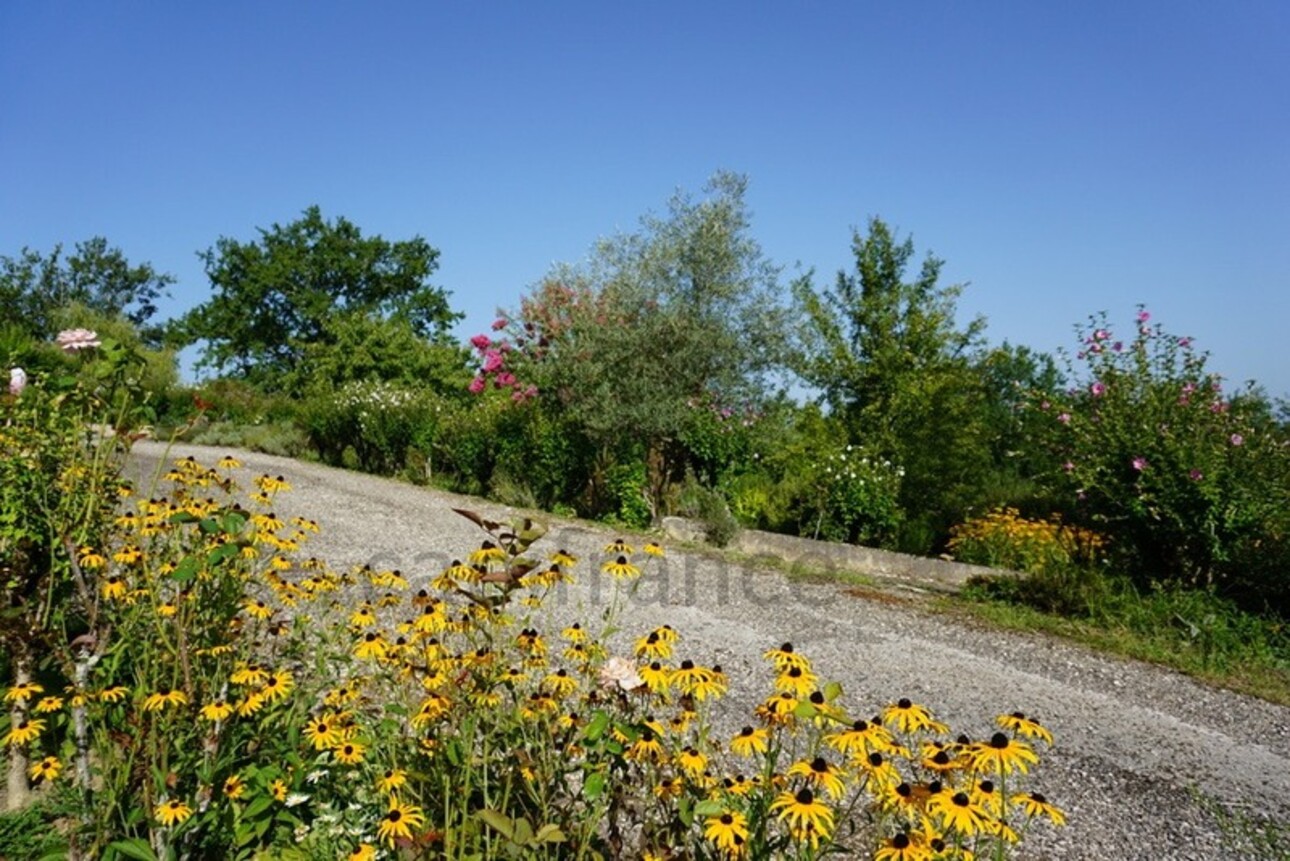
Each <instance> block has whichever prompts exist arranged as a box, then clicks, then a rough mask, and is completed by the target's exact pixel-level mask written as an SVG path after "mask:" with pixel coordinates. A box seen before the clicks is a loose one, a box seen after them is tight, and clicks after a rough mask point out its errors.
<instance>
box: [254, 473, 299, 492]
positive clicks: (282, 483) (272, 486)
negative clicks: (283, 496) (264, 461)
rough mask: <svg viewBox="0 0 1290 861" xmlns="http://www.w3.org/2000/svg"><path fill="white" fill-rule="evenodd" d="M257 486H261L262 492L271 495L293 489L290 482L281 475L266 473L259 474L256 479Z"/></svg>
mask: <svg viewBox="0 0 1290 861" xmlns="http://www.w3.org/2000/svg"><path fill="white" fill-rule="evenodd" d="M255 486H256V487H258V488H260V491H261V492H262V493H265V494H269V495H272V494H274V493H278V492H279V491H286V490H290V489H291V484H290V482H288V481H287V480H286V479H285V478H283V477H282V476H280V475H268V474H265V475H261V476H258V477H257V478H256V479H255Z"/></svg>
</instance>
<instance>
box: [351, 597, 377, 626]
mask: <svg viewBox="0 0 1290 861" xmlns="http://www.w3.org/2000/svg"><path fill="white" fill-rule="evenodd" d="M349 624H350V625H351V626H352V627H355V628H367V627H370V626H372V625H375V624H376V610H375V608H373V607H372V605H371V603H370V602H368V601H364V602H363V603H362V604H360V605H359V607H358V609H357V610H355V611H354V612H353V613H351V614H350V617H349Z"/></svg>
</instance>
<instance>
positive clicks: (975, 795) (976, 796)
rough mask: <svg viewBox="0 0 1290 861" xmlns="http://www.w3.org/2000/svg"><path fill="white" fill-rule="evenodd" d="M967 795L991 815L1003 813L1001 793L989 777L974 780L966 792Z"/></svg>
mask: <svg viewBox="0 0 1290 861" xmlns="http://www.w3.org/2000/svg"><path fill="white" fill-rule="evenodd" d="M968 797H969V798H971V799H972V801H973V803H974V804H979V805H981V807H982V808H984V809H985V811H986V812H987V813H989V814H990V815H991V816H999V815H1000V814H1001V813H1003V795H1002V794H1001V793H1000V791H999V787H998V786H996V785H995V782H994V781H993V780H990V779H988V778H987V779H985V780H974V781H973V782H972V785H971V787H970V791H969V792H968Z"/></svg>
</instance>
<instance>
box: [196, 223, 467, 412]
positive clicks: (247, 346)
mask: <svg viewBox="0 0 1290 861" xmlns="http://www.w3.org/2000/svg"><path fill="white" fill-rule="evenodd" d="M438 256H439V252H438V251H436V250H435V249H434V248H431V247H430V245H429V244H428V243H427V242H426V241H425V240H424V239H422V238H421V237H419V236H418V237H414V238H412V239H409V240H403V241H399V242H388V241H386V240H385V239H383V238H381V237H379V236H378V237H364V236H363V235H362V233H361V231H360V230H359V229H358V227H356V226H355V225H353V224H352V223H350V222H349V221H347V220H345V219H344V218H338V219H336V220H335V221H334V222H330V221H326V220H324V219H323V216H322V213H321V211H320V210H319V209H318V207H316V206H315V207H310V208H309V209H307V210H305V212H304V214H303V215H302V216H301V218H299V219H297V220H296V221H294V222H292V223H291V224H288V225H285V226H283V225H278V224H275V225H273V227H272V228H271V229H269V230H261V231H260V238H259V240H258V241H253V242H245V243H244V242H238V241H237V240H235V239H230V238H228V237H224V238H221V239H220V240H219V241H218V242H217V243H216V245H215V247H214V248H209V249H207V250H206V251H205V252H204V253H203V254H202V259H203V261H204V262H205V265H206V274H207V277H208V278H210V281H211V286H212V289H213V291H214V295H213V296H212V297H211V298H210V300H209V301H207V302H205V303H203V304H202V305H199V306H198V307H196V308H194V309H193V310H192V311H190V312H189V313H188V314H186V315H185V316H184V317H183V318H182V319H181V320H180V321H178V323H177V324H176V325H175V326H174V327H173V330H172V335H173V337H174V338H176V340H177V341H178V342H179V343H182V344H192V343H196V342H199V341H200V342H203V348H202V349H203V353H202V359H201V362H200V365H201V366H202V367H206V368H213V369H215V370H217V371H228V372H230V373H232V374H233V375H234V376H237V377H239V378H241V379H246V380H250V381H252V382H255V383H256V384H258V385H260V386H262V387H263V388H265V389H268V390H275V389H277V390H281V389H289V390H291V389H294V388H296V387H299V385H300V384H301V375H300V374H301V367H302V363H303V362H304V361H305V360H306V358H307V357H308V356H309V350H310V349H311V347H310V345H328V344H334V343H336V341H337V340H338V339H346V340H349V341H353V340H357V341H361V342H364V343H369V342H372V341H377V342H381V341H384V344H383V346H384V345H388V343H389V342H390V338H391V337H392V336H391V335H390V333H388V332H386V333H374V332H373V331H372V330H373V329H375V328H377V327H376V326H375V324H368V325H364V321H366V320H373V319H379V320H400V321H403V322H404V323H405V324H406V325H407V327H409V328H410V329H411V331H412V332H413V333H414V334H415V335H416V336H417V337H419V338H428V339H430V340H432V341H441V340H442V339H444V338H445V337H446V333H447V330H448V327H449V326H450V325H451V324H452V323H453V321H455V320H456V319H458V316H459V315H457V314H455V313H454V312H453V311H452V310H451V309H450V308H449V307H448V300H447V295H446V293H445V292H444V291H443V290H442V289H440V288H437V287H433V286H431V285H430V284H429V282H428V279H429V277H430V275H431V274H432V273H433V272H434V270H435V268H436V266H437V260H438ZM337 315H346V316H349V317H351V319H349V320H347V321H343V322H340V323H337V322H335V320H334V318H335V317H336V316H337ZM355 320H357V321H358V322H357V323H356V322H355ZM312 349H314V350H317V349H319V347H317V346H314V347H312ZM377 352H378V353H379V352H380V351H379V350H378V351H377Z"/></svg>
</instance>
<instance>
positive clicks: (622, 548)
mask: <svg viewBox="0 0 1290 861" xmlns="http://www.w3.org/2000/svg"><path fill="white" fill-rule="evenodd" d="M635 552H636V551H635V550H633V549H632V546H631V545H630V544H628V543H627V542H626V541H624V540H623V539H621V538H615V539H614V540H613V542H612V543H610V544H606V545H605V554H606V555H607V556H617V555H627V556H631V555H632V554H633V553H635Z"/></svg>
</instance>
